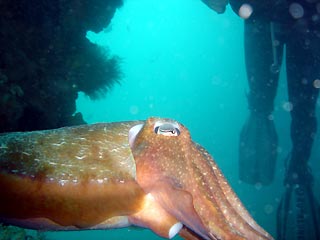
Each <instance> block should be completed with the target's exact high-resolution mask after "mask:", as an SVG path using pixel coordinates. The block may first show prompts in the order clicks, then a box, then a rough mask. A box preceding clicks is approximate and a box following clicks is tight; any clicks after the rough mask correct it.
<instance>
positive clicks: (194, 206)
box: [0, 118, 272, 240]
mask: <svg viewBox="0 0 320 240" xmlns="http://www.w3.org/2000/svg"><path fill="white" fill-rule="evenodd" d="M0 189H1V193H2V194H1V197H0V221H1V222H4V223H9V224H14V225H18V226H22V227H28V228H34V229H45V230H79V229H105V228H115V227H125V226H129V225H136V226H141V227H145V228H150V229H151V230H153V231H154V232H155V233H157V234H158V235H160V236H162V237H165V238H171V237H173V236H174V235H175V234H177V233H178V232H179V231H180V235H181V236H182V237H184V238H185V239H189V240H191V239H245V238H247V239H272V238H271V237H270V236H269V235H268V234H267V233H266V232H265V231H264V230H263V229H261V228H260V227H259V226H258V225H257V224H256V223H255V222H254V220H253V219H252V218H251V217H250V215H249V214H248V212H247V211H246V210H245V208H244V207H243V206H242V204H241V203H240V201H239V200H238V198H237V197H236V195H235V194H234V193H233V191H232V190H231V188H230V187H229V185H228V183H227V182H226V180H225V179H224V177H223V176H222V174H221V172H220V171H219V169H218V167H217V166H216V165H215V163H214V161H213V160H212V158H211V157H210V155H209V154H208V153H207V152H206V151H205V150H204V149H203V148H202V147H200V146H199V145H197V144H195V143H193V142H192V141H191V139H190V136H189V133H188V131H187V129H186V128H184V127H183V126H182V125H181V124H179V123H177V122H175V121H172V120H169V119H159V118H150V119H148V120H147V121H146V122H144V121H139V122H138V121H137V122H122V123H107V124H94V125H85V126H76V127H67V128H61V129H56V130H48V131H37V132H27V133H8V134H2V135H0ZM182 224H183V225H182Z"/></svg>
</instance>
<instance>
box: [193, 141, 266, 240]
mask: <svg viewBox="0 0 320 240" xmlns="http://www.w3.org/2000/svg"><path fill="white" fill-rule="evenodd" d="M194 147H195V148H196V149H194V151H195V152H198V154H199V153H201V155H202V157H203V158H204V159H206V160H207V161H198V160H199V159H200V157H199V158H197V160H196V164H197V166H198V168H193V171H195V172H196V173H195V175H196V176H198V178H202V184H201V186H202V187H203V190H204V191H203V192H204V193H206V194H207V197H208V199H212V200H214V202H215V205H217V206H218V208H219V209H220V211H221V213H222V214H223V217H224V219H225V222H226V223H228V225H230V226H231V227H232V229H233V231H235V232H237V233H238V234H239V235H240V236H243V237H245V238H246V239H270V237H271V236H270V235H269V234H268V233H267V232H265V231H264V230H263V229H262V228H261V227H259V225H258V224H257V223H256V222H255V221H254V220H253V219H252V217H251V216H250V215H249V213H248V212H247V210H246V209H245V208H244V207H243V205H242V204H241V202H240V200H239V199H238V198H237V197H236V195H235V193H234V192H233V191H232V190H231V187H230V185H229V184H228V182H227V180H226V179H225V178H224V176H223V174H222V172H221V171H220V170H219V168H218V166H217V165H216V163H215V162H214V161H213V159H212V157H211V156H210V155H209V153H208V152H207V151H206V150H205V149H204V148H202V147H200V146H199V145H194ZM203 158H202V159H203ZM204 168H206V169H208V171H207V172H203V169H204ZM201 186H200V188H201ZM200 191H201V190H200ZM199 205H201V204H199ZM206 213H208V211H204V213H203V214H204V216H203V217H202V219H207V221H208V224H209V225H210V224H212V220H211V219H212V217H211V216H210V215H206ZM205 215H206V216H205Z"/></svg>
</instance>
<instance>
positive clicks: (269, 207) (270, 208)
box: [264, 204, 274, 215]
mask: <svg viewBox="0 0 320 240" xmlns="http://www.w3.org/2000/svg"><path fill="white" fill-rule="evenodd" d="M273 211H274V207H273V206H272V205H271V204H266V205H265V206H264V212H265V213H266V214H267V215H270V214H271V213H273Z"/></svg>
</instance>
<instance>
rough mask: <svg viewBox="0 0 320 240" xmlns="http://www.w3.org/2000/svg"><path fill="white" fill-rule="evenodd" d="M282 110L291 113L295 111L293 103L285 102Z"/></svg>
mask: <svg viewBox="0 0 320 240" xmlns="http://www.w3.org/2000/svg"><path fill="white" fill-rule="evenodd" d="M282 108H283V109H284V110H285V111H287V112H291V111H292V109H293V105H292V103H291V102H285V103H283V105H282Z"/></svg>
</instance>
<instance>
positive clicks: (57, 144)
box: [52, 141, 66, 147]
mask: <svg viewBox="0 0 320 240" xmlns="http://www.w3.org/2000/svg"><path fill="white" fill-rule="evenodd" d="M63 144H66V142H64V141H63V142H61V143H52V145H53V146H57V147H59V146H61V145H63Z"/></svg>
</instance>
